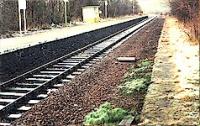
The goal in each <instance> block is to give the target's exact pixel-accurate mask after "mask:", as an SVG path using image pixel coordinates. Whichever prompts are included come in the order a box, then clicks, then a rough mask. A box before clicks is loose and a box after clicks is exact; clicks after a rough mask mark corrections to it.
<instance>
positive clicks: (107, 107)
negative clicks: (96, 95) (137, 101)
mask: <svg viewBox="0 0 200 126" xmlns="http://www.w3.org/2000/svg"><path fill="white" fill-rule="evenodd" d="M128 117H131V115H130V114H129V113H128V111H126V110H124V109H122V108H113V107H112V105H111V104H110V103H108V102H105V103H104V104H102V105H101V106H100V107H99V108H98V109H97V110H96V111H93V112H90V113H89V114H87V115H86V116H85V119H84V120H85V121H84V125H103V124H109V125H112V124H115V123H118V122H120V121H121V120H122V119H124V118H128Z"/></svg>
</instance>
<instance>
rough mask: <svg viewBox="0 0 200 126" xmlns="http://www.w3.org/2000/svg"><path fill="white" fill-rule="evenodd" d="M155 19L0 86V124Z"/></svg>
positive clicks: (10, 120)
mask: <svg viewBox="0 0 200 126" xmlns="http://www.w3.org/2000/svg"><path fill="white" fill-rule="evenodd" d="M153 19H154V18H148V19H146V20H143V21H141V22H140V23H138V24H134V25H133V26H131V27H129V28H127V29H124V30H122V31H119V32H117V33H115V34H113V35H111V36H109V37H107V38H104V39H102V40H99V41H97V42H95V43H93V44H90V45H88V46H86V47H84V48H81V49H79V50H77V51H74V52H72V53H70V54H67V55H65V56H63V57H60V58H58V59H56V60H54V61H51V62H50V63H47V64H45V65H43V66H40V67H38V68H36V69H34V70H31V71H29V72H27V73H25V74H23V75H20V76H18V77H16V78H14V79H12V80H9V81H7V82H4V83H2V84H1V85H0V126H1V125H3V126H6V125H11V122H12V121H14V120H15V119H18V118H20V117H21V115H22V113H24V112H26V111H28V110H30V109H31V107H32V106H33V105H34V104H37V103H39V102H40V101H41V100H42V99H45V98H46V97H48V91H49V90H50V91H54V90H57V89H58V88H59V87H61V86H63V85H64V84H67V83H69V82H70V81H71V80H72V79H73V78H74V77H75V76H76V75H79V74H81V73H82V72H83V71H84V70H85V69H87V68H88V67H89V66H90V65H91V61H95V60H96V59H98V58H101V57H102V54H104V53H105V51H107V50H109V49H110V48H112V47H113V46H114V45H116V44H117V43H119V42H120V41H121V40H123V39H124V38H126V37H127V36H129V35H130V34H132V33H133V32H135V31H137V30H139V29H141V28H142V27H143V26H144V25H146V24H147V23H149V22H150V21H152V20H153Z"/></svg>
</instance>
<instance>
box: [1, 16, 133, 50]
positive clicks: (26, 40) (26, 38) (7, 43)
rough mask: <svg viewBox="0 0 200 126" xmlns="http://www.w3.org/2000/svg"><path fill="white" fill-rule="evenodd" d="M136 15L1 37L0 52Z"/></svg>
mask: <svg viewBox="0 0 200 126" xmlns="http://www.w3.org/2000/svg"><path fill="white" fill-rule="evenodd" d="M136 17H137V16H125V17H121V18H116V19H115V18H113V19H107V20H103V21H101V22H99V23H95V24H80V25H78V26H73V27H65V28H60V29H52V30H49V31H45V32H41V33H35V34H31V35H23V36H22V37H14V38H6V39H0V53H1V54H3V53H7V52H12V51H14V50H18V49H22V48H26V47H30V46H34V45H37V44H41V43H45V42H49V41H53V40H57V39H62V38H66V37H70V36H74V35H77V34H81V33H84V32H89V31H92V30H95V29H99V28H103V27H107V26H110V25H114V24H118V23H122V22H126V21H129V20H131V19H134V18H136Z"/></svg>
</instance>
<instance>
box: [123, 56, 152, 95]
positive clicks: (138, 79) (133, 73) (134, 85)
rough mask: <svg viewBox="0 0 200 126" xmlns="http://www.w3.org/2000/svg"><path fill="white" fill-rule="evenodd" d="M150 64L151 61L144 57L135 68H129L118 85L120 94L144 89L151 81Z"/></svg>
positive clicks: (129, 93)
mask: <svg viewBox="0 0 200 126" xmlns="http://www.w3.org/2000/svg"><path fill="white" fill-rule="evenodd" d="M152 66H153V62H151V61H149V60H148V59H145V60H143V61H141V62H139V63H138V64H137V65H136V67H135V68H131V69H130V70H129V72H128V73H127V74H126V75H125V78H124V80H123V83H122V84H121V85H120V86H119V89H120V91H121V92H122V94H125V95H131V94H134V93H135V92H139V91H145V90H146V89H147V87H148V85H149V84H150V82H151V72H152Z"/></svg>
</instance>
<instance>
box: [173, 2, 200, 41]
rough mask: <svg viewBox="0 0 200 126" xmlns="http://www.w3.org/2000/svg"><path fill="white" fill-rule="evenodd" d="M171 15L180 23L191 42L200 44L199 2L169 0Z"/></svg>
mask: <svg viewBox="0 0 200 126" xmlns="http://www.w3.org/2000/svg"><path fill="white" fill-rule="evenodd" d="M170 7H171V13H172V15H173V16H175V17H176V18H177V19H178V20H179V21H181V22H182V23H183V24H184V26H185V28H186V29H187V30H185V32H186V33H187V34H188V36H189V37H190V39H191V40H192V41H198V43H199V42H200V0H171V1H170Z"/></svg>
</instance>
